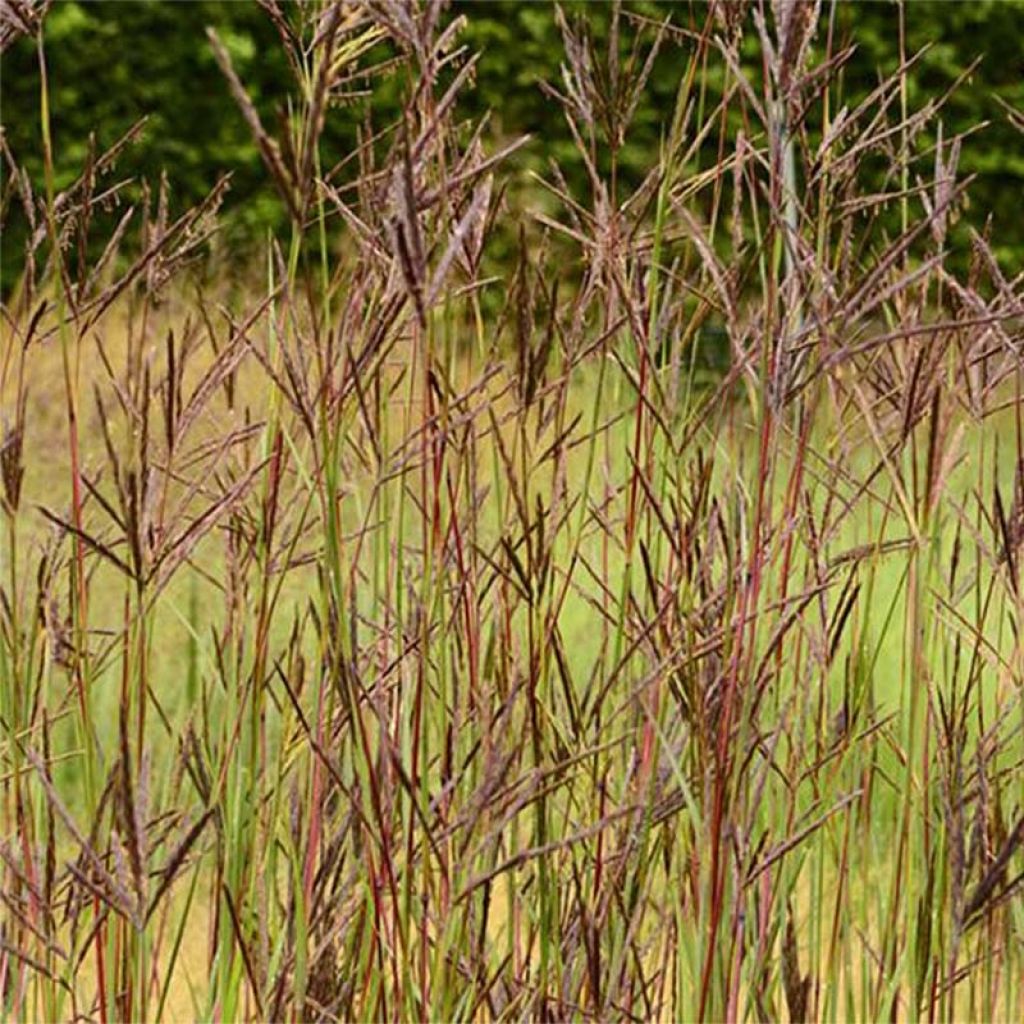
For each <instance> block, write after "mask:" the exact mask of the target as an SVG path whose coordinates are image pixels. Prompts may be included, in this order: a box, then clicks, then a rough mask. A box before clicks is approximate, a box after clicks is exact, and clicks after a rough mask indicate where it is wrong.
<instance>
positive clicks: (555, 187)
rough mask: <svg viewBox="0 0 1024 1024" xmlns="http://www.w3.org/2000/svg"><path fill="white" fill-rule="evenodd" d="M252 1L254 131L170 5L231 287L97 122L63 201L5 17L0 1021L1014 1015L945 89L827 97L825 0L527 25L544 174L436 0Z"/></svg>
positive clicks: (996, 281)
mask: <svg viewBox="0 0 1024 1024" xmlns="http://www.w3.org/2000/svg"><path fill="white" fill-rule="evenodd" d="M264 6H265V7H266V10H267V15H268V17H270V18H272V19H273V20H274V24H275V25H276V27H277V29H278V31H279V34H280V38H281V45H282V46H284V47H285V48H286V50H287V53H288V58H289V66H290V67H291V69H292V71H293V73H294V81H293V82H292V83H291V85H290V89H291V92H290V100H289V102H288V104H287V108H286V109H285V110H284V112H283V113H282V117H281V119H280V122H279V123H278V124H273V125H272V124H270V123H269V122H268V121H267V120H266V119H265V118H262V117H261V115H260V113H259V112H258V109H257V106H256V105H255V104H254V103H253V102H252V101H251V100H250V98H249V95H248V93H247V90H246V85H245V82H244V81H242V79H241V78H240V77H239V75H238V74H237V73H236V70H235V68H234V66H233V64H232V58H231V55H230V49H229V48H228V47H227V46H226V45H225V44H224V43H223V42H222V41H221V40H220V39H219V38H218V37H217V35H216V33H213V32H211V34H210V37H209V39H208V40H202V41H197V45H203V46H208V47H210V52H211V53H212V55H213V57H214V58H215V59H216V61H217V62H218V64H219V65H220V67H221V69H222V71H223V73H224V76H225V88H226V89H229V90H230V91H231V93H232V94H233V95H234V97H235V98H236V100H237V102H238V106H239V111H240V116H241V117H243V118H244V120H245V122H246V123H247V125H248V127H249V129H250V130H251V132H252V135H253V138H254V139H255V142H256V144H257V145H258V147H259V151H260V153H261V155H262V157H263V160H264V163H265V165H266V170H267V174H268V180H269V181H270V182H272V184H273V186H274V187H275V189H276V190H277V192H278V194H279V197H280V199H281V201H282V203H283V204H284V206H285V208H286V209H287V210H288V213H289V217H290V222H291V230H290V233H289V234H288V235H287V237H284V238H280V239H276V238H273V239H268V240H267V244H266V246H265V249H264V251H263V252H262V253H261V255H260V268H261V269H260V270H259V272H258V274H257V275H255V278H254V277H253V275H252V273H251V272H250V273H249V275H248V277H247V278H246V280H247V282H248V283H247V284H246V286H245V287H232V286H231V285H230V283H229V282H225V281H223V280H213V281H211V280H210V279H209V275H204V274H203V273H202V272H197V269H196V268H197V264H199V261H200V260H202V259H203V258H204V254H205V252H206V251H207V247H208V246H207V243H208V242H209V240H210V238H211V236H212V235H213V233H214V232H215V231H216V226H217V208H218V206H219V205H220V202H221V200H222V197H223V195H224V193H225V190H226V189H227V188H228V187H229V184H230V183H229V182H228V181H227V180H225V181H222V182H217V183H215V184H214V187H213V189H212V191H211V193H210V196H209V199H208V200H207V201H206V202H204V203H202V204H201V205H200V206H199V207H197V208H195V209H192V210H188V211H185V212H183V213H179V214H177V215H175V214H173V213H172V212H171V206H172V203H171V201H170V196H169V192H168V188H167V185H166V182H164V183H162V184H157V185H154V186H152V188H150V187H148V186H147V187H146V188H145V190H144V191H143V192H142V193H141V195H142V199H141V200H140V201H139V202H136V203H134V204H133V205H130V206H129V205H127V200H124V201H122V197H123V196H127V195H131V194H134V193H133V192H132V189H131V188H130V187H129V186H130V183H127V182H123V181H118V180H117V177H116V161H117V156H118V153H119V152H120V151H121V150H122V149H123V147H124V146H127V145H130V144H131V142H132V138H133V137H134V136H135V134H136V131H137V130H142V129H141V128H140V129H133V130H132V132H129V134H128V135H127V136H126V137H125V138H124V139H122V140H121V141H120V142H118V143H117V145H115V146H114V147H113V149H111V150H110V151H108V152H106V153H101V152H99V151H98V150H97V148H96V147H95V146H94V145H93V146H91V148H90V149H89V158H88V162H87V163H86V165H85V166H84V167H83V168H82V173H81V176H80V177H79V178H78V179H77V180H76V181H74V182H73V183H71V184H70V185H68V186H67V187H65V188H64V189H63V190H60V191H58V189H57V187H56V183H55V181H54V178H53V174H52V165H53V160H52V153H53V148H52V147H53V146H54V145H59V144H60V140H59V139H54V138H53V137H52V134H51V113H52V112H51V111H50V109H49V86H48V76H47V73H46V69H47V63H46V61H47V46H46V40H45V26H46V21H45V17H44V16H43V15H44V14H45V10H44V9H43V8H42V6H41V5H32V4H29V3H26V2H20V0H19V2H15V3H10V4H8V8H9V9H10V12H11V14H10V18H9V19H8V15H7V13H5V15H4V17H5V19H8V20H5V23H4V29H3V33H2V35H0V39H2V40H3V42H4V43H5V44H6V43H7V42H8V41H9V40H10V38H13V36H15V35H18V34H25V33H28V34H33V35H35V36H36V38H37V39H38V55H39V61H40V68H41V83H42V93H41V101H40V137H41V140H42V145H43V152H44V156H45V163H46V167H47V169H48V170H47V174H46V180H45V182H43V183H38V182H33V181H31V180H30V178H29V176H28V175H25V174H22V173H21V172H20V171H19V167H18V163H17V154H13V153H10V152H9V151H8V150H7V149H6V146H5V150H4V159H5V162H6V164H7V168H8V177H7V186H6V192H5V195H4V209H5V212H6V211H7V210H8V209H9V208H10V207H11V206H13V205H14V204H17V205H18V206H19V207H20V209H21V211H22V214H23V215H24V216H25V217H26V218H27V219H28V222H29V223H30V225H31V226H32V230H31V232H30V233H29V242H28V245H27V248H26V253H25V265H24V273H23V275H22V281H21V284H20V286H19V288H18V290H17V292H16V293H15V294H14V295H13V296H12V297H11V300H10V302H9V303H8V304H7V305H6V306H5V309H4V322H3V327H2V331H3V334H2V338H3V342H2V344H3V348H2V354H0V387H2V395H3V409H4V424H3V430H4V433H3V440H2V450H0V470H2V511H0V525H2V541H0V552H2V560H0V727H2V733H0V787H2V789H0V793H2V796H0V818H2V822H3V842H2V845H0V879H2V887H0V899H2V918H0V921H2V924H0V1000H2V1006H3V1014H2V1015H3V1017H4V1019H18V1020H42V1019H45V1020H72V1019H74V1020H78V1019H88V1020H93V1019H96V1020H115V1019H116V1020H142V1019H146V1020H149V1019H152V1020H158V1019H163V1020H172V1019H183V1018H189V1017H192V1018H196V1019H215V1020H223V1021H233V1020H242V1019H245V1020H252V1019H270V1020H286V1019H287V1020H324V1021H334V1020H371V1019H372V1020H385V1019H387V1020H392V1019H394V1020H453V1019H460V1020H461V1019H502V1020H512V1019H517V1020H518V1019H529V1020H564V1019H580V1020H590V1019H594V1020H607V1019H616V1020H619V1019H628V1020H741V1019H742V1020H775V1019H789V1020H839V1019H849V1020H854V1019H859V1020H866V1019H870V1020H880V1019H917V1018H927V1019H929V1020H932V1019H942V1020H950V1021H952V1020H962V1019H979V1020H981V1019H985V1020H995V1019H1003V1020H1011V1019H1021V1018H1022V1017H1024V983H1022V979H1024V904H1022V903H1021V901H1020V899H1019V895H1020V893H1019V887H1020V883H1021V880H1022V878H1024V801H1022V789H1021V784H1020V779H1021V770H1022V767H1021V759H1022V754H1021V751H1022V750H1024V746H1022V743H1021V730H1022V727H1024V706H1022V703H1021V700H1022V696H1024V641H1022V638H1021V634H1020V628H1021V614H1022V611H1024V592H1022V581H1021V573H1022V571H1024V569H1022V566H1021V560H1022V557H1024V459H1022V453H1024V446H1022V442H1024V412H1022V406H1021V395H1020V390H1021V385H1022V364H1021V357H1022V352H1024V347H1022V346H1024V337H1022V334H1021V325H1022V315H1024V296H1022V290H1021V278H1020V276H1019V270H1013V269H1008V268H1006V267H1001V266H1000V265H999V263H998V262H997V260H996V259H995V257H994V256H993V254H992V248H991V247H990V240H989V238H988V237H983V236H981V235H973V236H972V237H971V238H970V239H969V241H968V243H967V244H968V247H969V254H968V255H969V258H968V259H967V260H966V265H967V271H966V272H965V273H962V274H958V273H957V272H955V270H954V269H951V268H952V266H953V265H954V264H953V263H952V261H951V259H950V253H951V250H952V249H953V248H954V240H953V237H952V234H951V232H952V230H953V227H954V225H955V221H956V217H957V212H958V210H959V209H961V208H962V205H963V203H964V202H965V201H966V197H967V196H968V195H969V188H970V182H969V181H964V180H961V179H960V178H958V176H957V164H958V158H959V154H960V152H961V149H962V147H963V146H965V145H971V144H973V142H974V140H971V139H964V138H960V137H956V138H946V137H945V136H944V134H943V131H942V104H943V102H944V101H945V98H946V97H936V98H934V99H931V100H928V101H927V102H925V103H924V104H923V105H921V106H919V107H918V108H914V107H913V106H912V104H911V102H910V97H909V95H908V90H907V87H906V83H907V73H908V69H909V68H910V67H911V66H912V63H913V61H914V59H915V58H914V56H913V55H912V54H911V55H903V56H902V58H901V61H902V62H901V64H900V66H899V67H898V68H897V69H896V70H895V72H894V73H893V74H892V76H891V77H888V78H882V79H880V80H879V82H878V83H877V86H876V87H874V88H872V89H871V90H870V91H869V92H867V93H866V95H864V96H863V97H860V98H858V99H857V100H856V101H855V102H854V101H849V102H848V101H847V100H846V99H845V97H844V91H843V90H844V83H843V74H842V72H843V66H844V61H845V60H846V59H847V58H848V57H849V53H850V50H849V48H847V47H845V44H844V45H840V42H839V40H838V39H836V38H834V36H833V32H832V21H831V19H830V15H829V7H828V5H820V4H816V3H807V4H796V3H786V2H778V3H771V4H754V5H748V4H745V3H743V2H739V3H726V2H719V3H713V4H710V5H709V6H707V7H706V8H697V9H696V12H697V15H698V20H697V21H696V22H691V21H686V23H685V24H682V21H683V19H682V18H680V19H679V21H680V22H681V23H680V24H676V23H675V21H673V20H672V19H670V20H668V21H666V22H665V23H657V22H654V21H652V20H650V19H649V18H646V17H643V16H641V15H639V14H637V13H635V12H633V11H631V10H630V9H629V8H628V7H627V8H624V9H622V10H620V9H619V8H618V7H616V8H615V10H614V13H613V17H612V24H611V40H610V42H609V43H608V45H607V46H605V45H601V46H598V45H597V44H596V43H595V42H594V41H593V40H592V39H591V38H590V35H589V33H588V26H587V23H586V20H585V18H584V19H583V20H582V21H580V20H574V19H572V18H570V17H569V16H567V15H566V16H563V15H562V14H561V12H560V13H559V18H560V25H561V28H562V32H563V35H564V40H565V65H564V68H563V76H562V79H561V80H560V81H558V82H551V83H545V84H544V85H543V87H544V88H545V90H546V91H547V94H548V96H549V98H550V101H551V103H552V104H557V105H558V106H559V107H560V109H561V111H562V113H563V114H564V116H565V118H566V119H567V123H568V125H569V126H570V129H571V134H572V136H573V138H574V139H575V140H576V144H577V147H578V159H579V160H580V161H581V164H582V166H583V167H584V168H585V171H586V187H585V188H584V189H582V190H580V189H576V190H575V192H574V191H573V190H572V189H571V188H570V186H569V184H568V180H567V176H566V175H564V174H563V173H562V171H561V170H560V169H559V167H558V165H557V164H555V163H552V164H551V165H550V167H549V170H548V171H547V172H545V173H544V174H543V175H538V176H535V177H534V178H533V179H531V182H530V183H529V187H528V188H525V189H524V188H522V187H521V185H522V183H521V182H520V183H518V184H519V186H520V187H518V188H517V190H516V191H515V194H514V195H513V194H512V193H511V192H510V191H509V190H508V189H507V187H506V186H507V185H508V178H507V177H506V176H505V171H504V170H503V168H504V166H505V158H506V157H508V156H509V154H511V153H513V152H514V151H516V150H517V149H519V148H520V147H522V146H532V147H534V148H535V149H536V148H537V147H538V146H539V147H541V152H543V140H526V139H497V140H495V139H494V138H493V137H492V136H491V134H490V132H489V128H488V125H487V123H486V122H484V123H481V124H466V123H464V122H463V121H461V120H460V119H459V109H460V108H459V97H460V95H461V94H462V93H463V92H464V91H465V90H468V89H471V88H472V79H473V66H474V56H473V54H471V53H467V52H466V51H465V50H464V49H463V48H462V47H461V46H460V43H459V33H460V29H461V21H460V19H459V18H457V17H452V16H450V14H449V12H447V11H446V10H445V9H444V8H443V7H442V6H441V5H439V4H436V3H405V2H374V3H308V4H303V5H298V6H295V7H291V6H287V7H286V6H285V5H279V4H277V3H275V2H273V0H265V3H264ZM6 10H7V8H5V11H6ZM680 13H682V9H681V10H680ZM690 13H691V14H692V12H690ZM900 16H901V17H902V16H903V14H902V8H901V15H900ZM688 17H689V15H688ZM751 45H755V46H756V48H757V51H758V53H759V60H758V61H757V62H756V63H754V64H751V62H750V61H749V59H747V57H746V56H744V54H749V48H750V46H751ZM666 54H671V56H672V59H673V60H674V61H675V62H676V66H677V67H678V71H679V89H678V96H677V103H676V106H675V109H674V110H669V111H662V112H661V116H662V117H663V131H662V145H661V149H660V151H659V152H658V153H652V154H651V163H650V171H649V174H648V175H647V176H646V177H644V178H642V180H633V179H632V178H630V177H629V176H627V175H624V174H622V173H620V160H621V155H622V152H623V148H624V147H625V146H627V145H628V144H629V131H630V123H631V121H632V120H633V118H634V117H635V116H636V115H637V111H638V110H639V109H641V108H642V106H643V101H644V96H645V85H646V83H647V81H648V76H649V75H650V73H651V69H652V68H653V67H654V65H655V62H656V61H657V60H659V59H663V58H664V57H665V55H666ZM712 74H714V75H715V76H717V77H716V79H715V81H716V82H717V83H718V85H717V87H716V90H715V91H711V90H709V88H708V82H709V81H710V77H709V76H711V75H712ZM382 76H388V77H389V78H390V79H392V80H393V81H394V80H397V81H398V82H399V83H400V85H401V87H402V88H403V89H404V90H405V96H406V101H405V108H404V112H403V115H402V118H401V120H400V121H399V122H398V123H395V124H387V125H377V124H375V123H374V122H373V120H372V117H367V119H366V121H365V126H364V129H363V132H362V134H361V136H360V137H361V143H360V146H359V148H358V149H357V150H356V151H355V152H353V153H352V154H350V155H349V156H348V157H347V158H346V159H344V160H342V161H341V162H339V163H337V164H336V165H334V166H327V164H326V160H325V156H324V153H323V152H322V149H321V145H320V143H321V135H322V132H323V129H324V124H325V121H326V119H327V118H331V117H344V116H351V114H350V112H351V111H352V110H354V109H357V107H356V105H355V104H356V99H357V98H358V97H361V96H363V95H364V94H366V93H369V94H371V95H372V91H373V89H374V87H375V84H376V83H377V81H378V79H380V78H381V77H382ZM964 87H967V86H964ZM370 109H371V111H372V103H371V104H370ZM1008 114H1009V116H1010V117H1011V118H1017V120H1018V121H1019V114H1017V113H1016V112H1013V111H1010V112H1008ZM869 183H870V185H869ZM524 195H525V196H526V199H525V200H524V199H523V196H524ZM531 201H532V202H533V205H531ZM108 228H109V230H108V233H107V234H106V235H105V236H103V237H102V238H98V236H97V233H98V232H100V231H103V230H107V229H108ZM993 231H998V225H994V226H993ZM494 237H500V239H501V243H502V244H501V248H502V250H503V252H504V254H505V255H504V256H503V258H502V259H501V260H497V261H496V260H494V259H492V258H491V256H490V255H489V252H488V240H489V239H491V238H494ZM956 244H960V243H956ZM509 254H511V255H509ZM962 262H963V261H962ZM200 271H201V265H200ZM1014 273H1017V275H1018V276H1013V275H1014ZM712 347H714V348H716V350H718V355H719V359H718V365H719V366H720V369H719V370H716V369H714V367H715V365H716V363H715V359H714V358H711V357H709V352H708V349H709V348H712Z"/></svg>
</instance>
